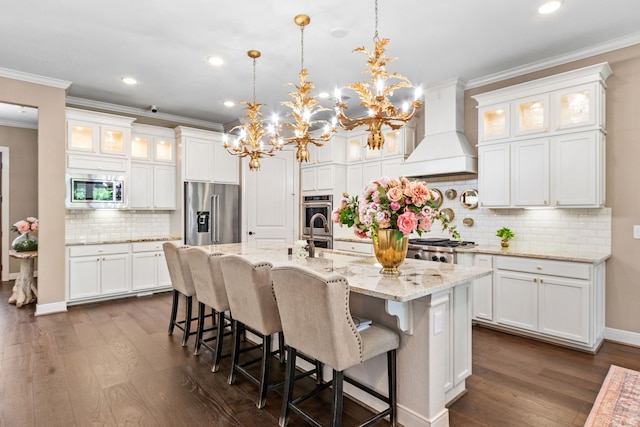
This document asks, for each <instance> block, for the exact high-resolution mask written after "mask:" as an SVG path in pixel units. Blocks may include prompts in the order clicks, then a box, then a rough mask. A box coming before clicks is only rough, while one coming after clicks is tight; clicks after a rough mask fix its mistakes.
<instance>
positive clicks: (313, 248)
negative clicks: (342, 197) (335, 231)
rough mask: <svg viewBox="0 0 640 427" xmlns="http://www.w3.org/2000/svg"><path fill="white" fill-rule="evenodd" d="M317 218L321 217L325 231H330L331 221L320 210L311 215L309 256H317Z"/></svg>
mask: <svg viewBox="0 0 640 427" xmlns="http://www.w3.org/2000/svg"><path fill="white" fill-rule="evenodd" d="M316 218H320V219H321V220H322V224H323V225H324V231H326V232H327V233H328V232H329V223H328V222H327V217H326V216H324V215H322V214H321V213H320V212H318V213H315V214H313V215H312V216H311V219H310V220H309V258H315V256H316V245H315V244H314V243H313V223H314V221H315V220H316Z"/></svg>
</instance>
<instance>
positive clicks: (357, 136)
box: [346, 124, 416, 163]
mask: <svg viewBox="0 0 640 427" xmlns="http://www.w3.org/2000/svg"><path fill="white" fill-rule="evenodd" d="M382 133H383V135H384V146H383V147H382V149H380V150H371V149H370V148H369V147H368V145H367V138H368V137H369V133H362V132H354V131H352V132H349V134H348V136H347V139H346V140H347V144H346V145H347V147H346V148H347V162H348V163H354V162H360V161H371V160H382V159H386V158H403V159H404V158H406V157H408V156H409V154H411V153H412V152H413V149H414V148H415V141H416V128H415V125H413V124H408V125H405V126H403V127H402V128H401V129H398V130H392V129H389V128H384V129H383V131H382Z"/></svg>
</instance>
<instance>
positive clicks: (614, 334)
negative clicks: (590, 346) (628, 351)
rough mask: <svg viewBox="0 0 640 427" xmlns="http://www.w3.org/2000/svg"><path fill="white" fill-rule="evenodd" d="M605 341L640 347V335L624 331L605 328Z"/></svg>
mask: <svg viewBox="0 0 640 427" xmlns="http://www.w3.org/2000/svg"><path fill="white" fill-rule="evenodd" d="M604 339H605V340H608V341H615V342H619V343H622V344H627V345H632V346H635V347H640V334H639V333H637V332H630V331H624V330H622V329H613V328H604Z"/></svg>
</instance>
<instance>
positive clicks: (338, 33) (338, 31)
mask: <svg viewBox="0 0 640 427" xmlns="http://www.w3.org/2000/svg"><path fill="white" fill-rule="evenodd" d="M347 34H349V31H347V30H345V29H344V28H334V29H333V30H331V36H333V37H335V38H337V39H341V38H343V37H344V36H346V35H347Z"/></svg>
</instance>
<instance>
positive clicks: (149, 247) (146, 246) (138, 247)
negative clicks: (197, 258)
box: [131, 240, 179, 252]
mask: <svg viewBox="0 0 640 427" xmlns="http://www.w3.org/2000/svg"><path fill="white" fill-rule="evenodd" d="M165 242H167V240H160V241H157V242H135V243H132V244H131V252H156V251H161V250H162V245H163V244H164V243H165ZM176 243H179V241H176Z"/></svg>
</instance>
